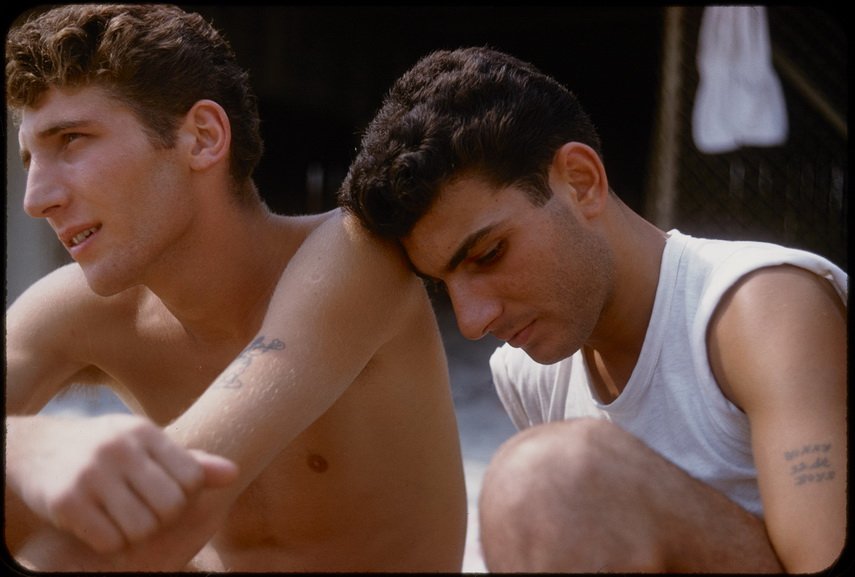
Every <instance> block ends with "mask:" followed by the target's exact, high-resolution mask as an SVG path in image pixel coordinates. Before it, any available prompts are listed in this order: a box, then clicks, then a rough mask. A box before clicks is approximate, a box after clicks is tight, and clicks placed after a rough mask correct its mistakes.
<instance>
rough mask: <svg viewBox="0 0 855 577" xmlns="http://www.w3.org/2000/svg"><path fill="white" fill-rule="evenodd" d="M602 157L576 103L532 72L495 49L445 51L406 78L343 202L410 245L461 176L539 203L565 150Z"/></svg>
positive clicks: (367, 143)
mask: <svg viewBox="0 0 855 577" xmlns="http://www.w3.org/2000/svg"><path fill="white" fill-rule="evenodd" d="M571 141H576V142H582V143H584V144H587V145H588V146H590V147H591V148H593V149H594V150H595V151H596V152H597V153H598V154H602V153H601V146H600V139H599V136H598V135H597V132H596V129H595V128H594V125H593V124H592V122H591V120H590V119H589V117H588V115H587V114H586V113H585V112H584V111H583V110H582V107H581V106H580V104H579V102H578V101H577V100H576V98H575V96H574V95H573V94H572V93H571V92H570V91H568V90H567V89H566V88H564V87H563V86H561V85H560V84H559V83H558V82H556V81H555V80H553V79H552V78H550V77H549V76H547V75H545V74H543V73H541V72H540V71H539V70H537V69H536V68H535V67H534V66H532V65H531V64H528V63H525V62H522V61H520V60H518V59H517V58H514V57H513V56H510V55H508V54H504V53H502V52H499V51H496V50H492V49H489V48H480V47H472V48H462V49H459V50H454V51H447V50H443V51H437V52H434V53H432V54H430V55H428V56H426V57H424V58H423V59H421V60H420V61H419V62H418V63H416V65H415V66H414V67H413V68H412V69H410V70H409V71H408V72H406V73H405V74H404V75H403V76H402V77H401V78H400V79H398V80H397V81H396V82H395V83H394V85H393V86H392V88H391V90H390V91H389V93H388V95H387V96H386V98H385V100H384V102H383V105H382V107H381V108H380V110H379V112H378V113H377V115H376V116H375V118H374V119H373V120H372V121H371V123H370V124H369V126H368V128H367V130H366V132H365V133H364V135H363V139H362V143H361V148H360V150H359V152H358V154H357V157H356V159H355V160H354V161H353V163H352V165H351V167H350V170H349V172H348V175H347V177H346V178H345V181H344V183H343V184H342V188H341V190H340V191H339V203H340V205H341V206H342V207H343V208H344V209H345V210H347V211H349V212H351V213H353V214H354V215H356V216H357V217H358V218H359V220H360V221H361V222H362V223H363V225H364V226H365V227H366V228H367V229H369V230H371V231H372V232H374V233H375V234H378V235H380V236H383V237H386V238H397V239H400V238H401V237H404V236H406V235H407V234H409V232H410V231H411V230H412V228H413V226H415V224H416V222H417V221H418V220H419V219H420V218H421V217H422V216H423V215H424V214H425V212H427V210H428V209H429V208H430V206H431V204H432V202H433V200H434V198H435V197H436V195H437V193H438V192H439V190H440V188H441V187H442V186H443V185H444V184H445V183H448V182H449V181H450V180H452V179H453V178H455V177H458V176H461V175H464V174H473V175H477V176H478V177H480V178H484V179H485V180H486V181H487V182H489V183H490V184H491V185H494V186H496V187H504V186H509V185H512V184H513V185H518V186H520V187H521V188H522V189H523V190H525V191H526V192H527V193H528V195H529V198H530V200H531V201H532V202H533V203H535V204H542V203H544V202H546V200H548V199H549V198H550V197H551V196H552V191H551V190H550V188H549V185H548V167H549V165H550V163H551V162H552V159H553V156H554V154H555V152H556V151H557V150H558V149H559V148H560V147H561V146H562V145H563V144H565V143H566V142H571Z"/></svg>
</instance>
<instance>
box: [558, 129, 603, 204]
mask: <svg viewBox="0 0 855 577" xmlns="http://www.w3.org/2000/svg"><path fill="white" fill-rule="evenodd" d="M551 168H552V170H551V171H550V172H551V176H552V178H554V179H556V180H555V182H554V184H553V190H556V186H557V187H559V189H564V190H567V191H568V192H569V193H570V194H571V195H572V197H573V199H574V202H575V204H576V205H577V206H578V207H579V210H580V211H582V214H583V215H585V216H587V217H595V216H598V215H599V214H600V213H601V212H602V211H603V209H604V208H605V204H606V198H607V197H608V194H609V181H608V177H607V176H606V169H605V167H604V166H603V162H602V160H601V159H600V155H598V154H597V153H596V151H595V150H594V149H593V148H591V147H590V146H588V145H587V144H582V143H581V142H567V143H565V144H564V145H563V146H561V148H559V149H558V151H557V152H556V153H555V157H554V158H553V160H552V167H551Z"/></svg>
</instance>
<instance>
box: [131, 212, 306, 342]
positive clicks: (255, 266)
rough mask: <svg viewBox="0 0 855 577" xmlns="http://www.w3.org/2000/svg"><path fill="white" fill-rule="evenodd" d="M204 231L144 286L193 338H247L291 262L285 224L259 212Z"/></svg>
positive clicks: (238, 214)
mask: <svg viewBox="0 0 855 577" xmlns="http://www.w3.org/2000/svg"><path fill="white" fill-rule="evenodd" d="M208 227H209V230H202V231H199V232H198V233H197V237H198V241H192V242H191V243H189V244H190V247H189V249H187V250H184V251H183V252H182V254H180V255H175V257H174V260H173V261H172V262H169V263H168V264H167V265H165V267H164V269H160V270H158V271H157V273H156V274H157V277H156V278H152V279H151V281H150V282H147V283H145V284H146V285H147V286H148V288H149V289H150V290H151V291H152V292H153V293H154V294H155V295H156V296H157V297H158V298H159V299H160V300H161V301H162V302H163V304H164V305H165V306H166V308H167V309H169V311H170V313H171V314H172V315H173V316H174V317H175V318H176V319H177V320H178V321H179V322H180V323H181V324H182V325H183V326H184V328H185V330H186V331H187V333H188V334H189V335H191V336H192V337H193V338H194V339H195V340H198V341H200V342H220V341H224V340H230V339H238V340H241V341H243V340H247V339H249V338H250V337H252V335H253V334H255V332H256V331H257V329H258V326H259V325H260V323H261V320H262V319H263V316H264V313H265V312H266V310H267V302H268V301H269V299H270V296H271V294H272V292H273V290H274V289H275V287H276V283H277V282H278V280H279V277H280V276H281V273H282V270H283V269H284V267H285V265H286V264H287V261H288V258H290V253H289V251H288V246H289V243H287V242H286V240H285V236H286V235H287V230H286V224H285V223H284V219H281V218H280V217H276V216H274V215H272V214H270V213H269V212H268V211H267V210H266V209H263V208H260V209H258V210H254V209H248V210H246V211H240V212H238V211H235V213H234V215H229V217H228V218H223V219H218V220H216V221H214V222H212V223H211V224H209V225H208ZM165 269H168V270H165Z"/></svg>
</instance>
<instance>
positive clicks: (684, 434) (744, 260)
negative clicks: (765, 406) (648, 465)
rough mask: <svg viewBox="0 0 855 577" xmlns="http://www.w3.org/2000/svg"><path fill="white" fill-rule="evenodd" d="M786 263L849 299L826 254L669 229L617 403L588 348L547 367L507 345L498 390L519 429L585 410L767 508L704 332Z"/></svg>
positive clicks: (493, 363)
mask: <svg viewBox="0 0 855 577" xmlns="http://www.w3.org/2000/svg"><path fill="white" fill-rule="evenodd" d="M781 264H790V265H795V266H798V267H802V268H805V269H807V270H810V271H813V272H814V273H816V274H817V275H819V276H821V277H823V278H825V279H827V280H829V281H830V282H831V284H832V285H834V287H835V288H836V290H837V292H838V294H839V295H840V298H841V299H842V301H843V303H844V305H845V304H846V300H847V295H848V286H847V285H848V276H847V275H846V273H844V272H843V271H842V270H841V269H840V268H839V267H837V266H836V265H834V264H833V263H831V262H830V261H828V260H826V259H824V258H822V257H820V256H817V255H814V254H811V253H808V252H804V251H800V250H795V249H788V248H784V247H781V246H777V245H773V244H767V243H760V242H747V241H722V240H707V239H699V238H693V237H690V236H687V235H684V234H681V233H680V232H679V231H676V230H674V231H671V232H670V233H668V241H667V243H666V245H665V251H664V253H663V258H662V265H661V270H660V276H659V285H658V287H657V290H656V297H655V301H654V304H653V312H652V315H651V319H650V324H649V326H648V327H647V333H646V335H645V338H644V343H643V345H642V348H641V353H640V355H639V358H638V362H637V364H636V366H635V369H634V370H633V372H632V375H631V376H630V378H629V381H628V382H627V384H626V387H625V388H624V390H623V392H621V394H620V395H619V396H618V397H617V398H616V399H615V400H614V401H613V402H611V403H608V404H604V403H601V402H600V401H599V399H598V398H597V395H596V393H595V392H594V390H593V388H592V386H591V384H590V383H589V375H588V370H587V367H586V365H585V362H584V360H583V357H582V354H581V352H577V353H576V354H574V355H573V356H572V357H569V358H567V359H564V360H562V361H559V362H558V363H555V364H552V365H541V364H539V363H537V362H535V361H533V360H532V359H531V358H530V357H529V356H528V355H526V354H525V352H524V351H522V350H521V349H515V348H512V347H510V346H509V345H507V344H506V345H503V346H502V347H500V348H498V349H496V351H495V352H494V353H493V355H492V357H491V358H490V368H491V370H492V372H493V381H494V383H495V385H496V390H497V392H498V394H499V398H500V399H501V401H502V403H503V405H504V406H505V409H506V410H507V412H508V414H509V416H510V418H511V420H512V421H513V423H514V425H516V427H517V428H518V429H523V428H526V427H530V426H532V425H537V424H541V423H545V422H549V421H560V420H566V419H572V418H576V417H583V416H593V417H599V418H605V419H608V420H610V421H612V422H613V423H615V424H616V425H619V426H620V427H621V428H623V429H624V430H626V431H628V432H630V433H632V434H634V435H635V436H637V437H638V438H640V439H641V440H643V441H644V442H645V443H646V444H647V445H648V446H650V447H651V448H653V449H654V450H656V451H657V452H658V453H660V454H661V455H662V456H664V457H665V458H666V459H668V460H670V461H671V462H673V463H675V464H676V465H678V466H679V467H681V468H682V469H683V470H685V471H686V472H687V473H689V474H690V475H692V476H693V477H695V478H697V479H699V480H701V481H703V482H705V483H707V484H708V485H710V486H712V487H714V488H716V489H717V490H719V491H720V492H722V493H724V494H725V495H727V496H729V497H730V498H731V499H732V500H733V501H735V502H737V503H738V504H739V505H741V506H742V507H743V508H745V509H746V510H748V511H750V512H751V513H754V514H755V515H761V516H762V514H763V506H762V503H761V501H760V493H759V488H758V485H757V472H756V470H755V468H754V459H753V456H752V452H751V438H750V430H749V425H748V418H747V417H746V415H745V413H743V412H742V411H741V410H740V409H738V408H737V407H736V406H735V405H734V404H733V403H731V402H730V401H728V400H727V399H726V398H725V397H724V395H723V394H722V392H721V390H720V389H719V386H718V384H717V382H716V380H715V378H714V376H713V372H712V369H711V368H710V365H709V361H708V357H707V345H706V332H707V325H708V324H709V322H710V318H711V317H712V314H713V312H714V311H715V308H716V306H717V305H718V303H719V301H720V300H721V298H722V296H723V295H724V293H725V292H726V291H727V290H728V289H729V288H730V287H732V286H733V285H734V283H736V282H737V281H738V280H739V279H740V278H741V277H743V276H745V275H746V274H748V273H749V272H751V271H754V270H757V269H759V268H763V267H768V266H775V265H781Z"/></svg>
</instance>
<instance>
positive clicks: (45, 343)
mask: <svg viewBox="0 0 855 577" xmlns="http://www.w3.org/2000/svg"><path fill="white" fill-rule="evenodd" d="M138 295H139V291H136V290H135V291H127V293H126V294H125V293H123V294H121V295H118V296H116V297H109V298H104V297H100V296H98V295H96V294H95V293H94V292H92V291H91V290H90V288H89V285H88V284H87V283H86V279H85V277H84V276H83V273H82V271H81V270H80V267H78V266H77V265H76V264H69V265H66V266H63V267H60V268H58V269H56V270H55V271H53V272H51V273H49V274H48V275H46V276H45V277H43V278H42V279H40V280H38V281H37V282H35V283H34V284H33V285H32V286H31V287H30V288H28V289H27V290H26V291H25V292H24V293H23V294H22V295H21V296H20V297H18V299H16V300H15V302H14V303H13V304H12V306H11V307H9V309H8V310H7V311H6V371H7V378H8V386H7V388H6V393H7V411H8V412H10V413H16V414H17V413H22V412H26V411H33V410H38V409H39V408H40V407H41V406H42V405H43V404H44V403H46V402H47V401H48V400H49V399H50V397H52V396H53V395H54V394H56V393H57V392H58V391H59V390H60V389H61V388H63V387H64V386H66V385H67V384H70V383H71V382H72V379H74V381H73V382H76V383H77V382H79V383H81V384H82V383H83V382H84V381H85V382H90V381H91V382H93V383H94V382H98V383H99V384H100V383H101V382H102V381H104V379H103V378H102V377H103V375H100V374H99V376H97V377H96V376H94V375H93V373H92V371H94V370H95V369H94V364H95V363H94V358H93V351H96V350H98V349H101V348H103V347H102V345H103V344H104V343H108V344H112V343H115V342H116V340H117V339H116V337H117V335H119V334H122V333H125V334H133V331H127V330H123V329H124V328H126V327H127V326H128V323H131V322H133V319H134V316H135V311H136V310H137V307H136V304H137V302H138V298H139V296H138Z"/></svg>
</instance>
